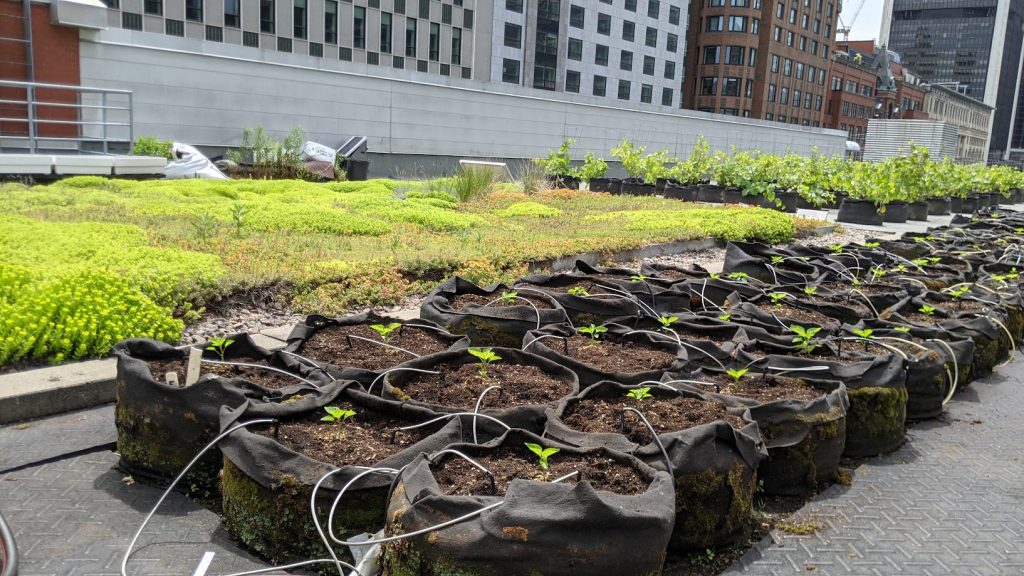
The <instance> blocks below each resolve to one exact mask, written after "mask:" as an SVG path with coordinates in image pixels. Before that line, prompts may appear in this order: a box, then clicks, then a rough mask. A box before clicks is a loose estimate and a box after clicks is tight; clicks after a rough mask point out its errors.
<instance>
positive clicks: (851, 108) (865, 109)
mask: <svg viewBox="0 0 1024 576" xmlns="http://www.w3.org/2000/svg"><path fill="white" fill-rule="evenodd" d="M840 108H841V109H842V110H841V112H840V115H841V116H853V117H854V118H870V117H871V116H870V114H871V112H872V109H871V107H870V106H864V105H863V104H855V103H853V102H843V105H842V106H841V107H840Z"/></svg>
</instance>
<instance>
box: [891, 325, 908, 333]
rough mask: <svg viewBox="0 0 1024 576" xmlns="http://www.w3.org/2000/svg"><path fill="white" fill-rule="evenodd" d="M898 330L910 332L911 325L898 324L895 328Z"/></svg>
mask: <svg viewBox="0 0 1024 576" xmlns="http://www.w3.org/2000/svg"><path fill="white" fill-rule="evenodd" d="M893 330H895V331H896V332H903V333H904V334H906V333H908V332H910V326H897V327H895V328H893Z"/></svg>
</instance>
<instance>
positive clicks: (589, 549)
mask: <svg viewBox="0 0 1024 576" xmlns="http://www.w3.org/2000/svg"><path fill="white" fill-rule="evenodd" d="M524 442H531V443H537V444H541V445H544V446H558V447H559V449H560V450H561V452H560V453H559V454H556V455H555V458H557V457H559V456H561V457H565V456H566V455H573V454H583V453H588V452H589V453H595V452H596V453H599V454H601V455H604V456H607V457H609V458H611V459H613V460H616V461H618V462H620V463H623V464H626V465H628V466H630V467H631V468H633V469H635V470H637V471H638V472H640V474H641V475H642V476H643V477H644V478H646V479H649V480H650V485H649V486H648V487H647V490H646V491H645V492H643V493H641V494H637V495H619V494H614V493H611V492H606V491H599V490H595V489H594V488H593V487H592V486H591V485H590V484H589V483H588V482H587V481H586V480H587V479H586V478H584V479H583V481H582V482H574V481H573V479H569V480H567V481H565V482H562V483H557V484H553V483H550V482H543V481H536V480H524V479H514V480H512V481H511V484H510V485H509V487H508V490H507V491H506V493H505V495H504V497H501V496H489V495H473V496H458V495H447V494H445V493H444V492H443V491H442V490H441V489H440V488H439V487H438V484H437V481H436V480H435V477H434V473H433V471H432V469H431V462H430V461H429V460H428V459H427V456H426V455H420V456H419V457H418V458H416V459H415V460H414V461H413V463H412V464H411V465H410V466H409V467H408V468H406V469H405V470H404V471H403V472H402V474H401V477H400V479H399V481H398V484H397V486H396V488H395V491H394V495H393V496H392V498H391V502H390V504H389V506H388V527H387V533H388V534H389V535H397V534H402V533H409V532H413V531H416V530H421V529H424V528H429V527H431V526H435V525H437V524H439V523H441V522H445V521H448V520H452V519H454V518H458V517H461V516H464V515H467V514H469V513H471V512H474V511H476V510H480V509H481V508H483V507H484V506H487V505H490V504H495V503H498V502H501V501H502V500H503V501H504V503H503V504H502V505H500V506H498V507H497V508H494V509H492V510H489V511H486V512H483V513H482V514H480V515H479V516H476V517H473V518H470V519H468V520H466V521H464V522H460V523H458V524H455V525H452V526H449V527H446V528H444V529H440V530H434V531H431V532H429V533H428V534H425V535H421V536H414V537H411V538H409V539H406V540H400V541H398V542H395V543H392V544H388V545H386V546H385V547H384V557H383V564H384V575H385V576H400V575H407V574H432V575H441V574H458V575H459V576H527V575H531V574H533V575H536V574H544V575H557V574H573V575H574V576H590V575H593V576H597V575H601V576H606V575H609V574H615V575H616V576H647V575H650V574H657V573H659V572H660V571H661V566H662V564H663V562H664V560H665V549H666V546H667V545H668V541H669V536H670V535H671V532H672V524H673V520H674V518H675V512H674V508H673V506H672V495H673V492H672V479H671V478H670V477H669V475H668V473H666V472H659V471H656V470H654V469H652V468H650V467H649V466H647V465H646V464H644V463H642V462H640V461H639V460H638V459H636V458H634V457H632V456H628V455H626V454H623V453H620V452H612V451H610V450H607V449H604V448H598V449H593V450H581V449H578V448H573V447H571V446H566V445H558V444H556V443H554V442H551V441H550V440H542V439H541V438H540V437H538V436H535V435H532V434H529V433H526V432H523V431H519V430H513V431H510V432H508V433H507V434H505V435H504V436H502V437H501V438H498V439H496V440H494V441H493V442H489V443H487V444H484V445H482V446H476V445H469V444H465V445H455V446H452V447H451V448H452V449H454V450H458V451H460V452H462V453H464V454H466V455H468V456H469V457H471V458H472V457H474V456H477V457H479V456H480V455H482V454H486V453H488V452H491V451H495V450H498V449H500V448H502V447H504V446H516V447H521V446H522V445H523V443H524ZM441 458H444V459H448V458H457V456H454V455H452V454H445V455H443V456H442V457H441ZM439 462H440V460H439Z"/></svg>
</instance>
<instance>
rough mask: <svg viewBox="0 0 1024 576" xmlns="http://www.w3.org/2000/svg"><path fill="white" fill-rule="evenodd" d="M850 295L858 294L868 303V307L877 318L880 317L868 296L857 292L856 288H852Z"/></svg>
mask: <svg viewBox="0 0 1024 576" xmlns="http://www.w3.org/2000/svg"><path fill="white" fill-rule="evenodd" d="M850 293H851V294H857V295H858V296H860V297H861V298H863V299H864V301H865V302H867V303H868V307H869V308H871V311H872V312H874V313H875V317H876V318H877V317H878V309H877V308H875V305H874V304H873V303H872V302H871V299H870V298H868V297H867V295H866V294H864V293H863V292H861V291H860V290H857V289H856V288H850Z"/></svg>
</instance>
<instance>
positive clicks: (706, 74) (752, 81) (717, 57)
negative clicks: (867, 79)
mask: <svg viewBox="0 0 1024 576" xmlns="http://www.w3.org/2000/svg"><path fill="white" fill-rule="evenodd" d="M840 9H841V2H839V1H838V0H700V1H698V2H692V3H691V6H690V13H689V17H690V25H689V29H688V31H687V47H688V48H687V50H688V51H687V54H686V73H685V74H684V79H685V82H684V85H683V106H684V107H686V108H691V109H695V110H701V111H705V112H717V113H722V114H731V115H735V116H744V117H751V118H760V119H764V120H774V121H777V122H784V123H788V124H799V125H803V126H821V125H822V122H823V118H824V116H825V105H824V103H825V97H826V92H827V89H828V85H827V78H828V68H829V65H830V56H831V50H832V42H833V37H834V35H835V26H836V18H837V16H838V14H839V11H840Z"/></svg>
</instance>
